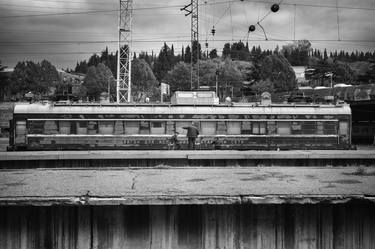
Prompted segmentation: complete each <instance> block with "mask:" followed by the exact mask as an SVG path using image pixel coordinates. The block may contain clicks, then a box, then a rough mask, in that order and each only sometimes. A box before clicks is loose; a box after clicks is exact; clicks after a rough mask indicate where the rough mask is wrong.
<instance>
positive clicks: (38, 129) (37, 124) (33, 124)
mask: <svg viewBox="0 0 375 249" xmlns="http://www.w3.org/2000/svg"><path fill="white" fill-rule="evenodd" d="M28 133H30V134H43V133H44V121H29V123H28Z"/></svg>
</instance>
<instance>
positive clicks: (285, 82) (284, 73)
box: [259, 54, 297, 92]
mask: <svg viewBox="0 0 375 249" xmlns="http://www.w3.org/2000/svg"><path fill="white" fill-rule="evenodd" d="M261 65H262V66H261V68H260V72H259V76H260V79H261V80H263V81H266V82H267V81H269V82H272V84H273V88H274V89H275V92H284V91H291V90H293V89H295V88H296V86H297V80H296V75H295V73H294V71H293V69H292V67H291V65H290V63H289V62H288V61H287V60H286V58H285V57H284V56H282V55H277V54H273V55H268V56H266V57H265V58H264V59H263V60H262V62H261Z"/></svg>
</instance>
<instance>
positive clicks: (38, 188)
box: [0, 167, 375, 206]
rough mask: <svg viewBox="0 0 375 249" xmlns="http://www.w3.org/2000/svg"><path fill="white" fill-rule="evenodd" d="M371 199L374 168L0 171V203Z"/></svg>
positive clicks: (373, 196) (373, 197) (374, 198)
mask: <svg viewBox="0 0 375 249" xmlns="http://www.w3.org/2000/svg"><path fill="white" fill-rule="evenodd" d="M352 200H366V201H375V167H367V168H360V169H359V168H358V167H340V168H338V167H335V168H328V167H323V168H321V167H259V168H258V167H247V168H243V167H227V168H222V167H221V168H202V167H200V168H192V167H189V168H159V169H157V168H138V169H131V168H121V169H118V168H117V169H108V168H107V169H102V168H96V169H23V170H0V205H7V206H9V205H37V206H44V205H46V206H49V205H184V204H197V205H200V204H216V205H220V204H281V203H299V204H306V203H314V204H315V203H345V202H348V201H352Z"/></svg>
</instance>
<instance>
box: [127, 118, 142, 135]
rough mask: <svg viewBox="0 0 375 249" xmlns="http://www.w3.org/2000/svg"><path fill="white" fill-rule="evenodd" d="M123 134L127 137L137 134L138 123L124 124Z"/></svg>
mask: <svg viewBox="0 0 375 249" xmlns="http://www.w3.org/2000/svg"><path fill="white" fill-rule="evenodd" d="M125 134H127V135H134V134H139V122H138V121H126V122H125Z"/></svg>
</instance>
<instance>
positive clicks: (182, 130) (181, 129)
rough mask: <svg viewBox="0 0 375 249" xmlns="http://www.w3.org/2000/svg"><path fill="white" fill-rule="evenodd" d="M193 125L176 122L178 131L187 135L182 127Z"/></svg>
mask: <svg viewBox="0 0 375 249" xmlns="http://www.w3.org/2000/svg"><path fill="white" fill-rule="evenodd" d="M189 125H191V122H189V121H187V122H176V131H177V132H178V133H180V134H183V135H186V132H187V130H185V129H183V128H182V127H185V126H189Z"/></svg>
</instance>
